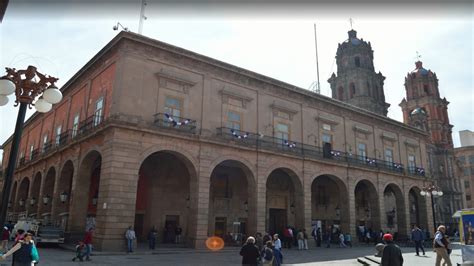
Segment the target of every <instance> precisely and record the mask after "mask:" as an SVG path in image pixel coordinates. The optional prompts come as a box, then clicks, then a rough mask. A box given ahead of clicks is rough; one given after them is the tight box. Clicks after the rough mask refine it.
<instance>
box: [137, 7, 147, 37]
mask: <svg viewBox="0 0 474 266" xmlns="http://www.w3.org/2000/svg"><path fill="white" fill-rule="evenodd" d="M146 5H147V3H146V0H142V6H141V9H140V21H139V23H138V34H142V31H143V21H144V20H146V19H147V17H146V16H145V7H146Z"/></svg>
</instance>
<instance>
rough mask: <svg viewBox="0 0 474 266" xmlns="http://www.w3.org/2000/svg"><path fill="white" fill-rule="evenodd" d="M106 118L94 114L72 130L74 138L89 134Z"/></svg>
mask: <svg viewBox="0 0 474 266" xmlns="http://www.w3.org/2000/svg"><path fill="white" fill-rule="evenodd" d="M103 120H104V117H103V116H99V115H92V116H89V117H88V118H86V119H85V120H83V121H81V122H80V123H79V125H78V127H77V129H73V130H72V138H76V137H79V136H83V135H87V134H89V133H91V132H92V131H93V130H94V128H95V127H97V126H99V125H100V124H101V123H102V122H103Z"/></svg>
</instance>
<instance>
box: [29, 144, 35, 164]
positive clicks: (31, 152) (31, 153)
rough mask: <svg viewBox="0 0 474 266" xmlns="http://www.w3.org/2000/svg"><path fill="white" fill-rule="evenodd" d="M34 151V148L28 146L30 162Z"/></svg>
mask: <svg viewBox="0 0 474 266" xmlns="http://www.w3.org/2000/svg"><path fill="white" fill-rule="evenodd" d="M34 150H35V146H34V145H31V146H30V160H31V159H32V158H33V151H34Z"/></svg>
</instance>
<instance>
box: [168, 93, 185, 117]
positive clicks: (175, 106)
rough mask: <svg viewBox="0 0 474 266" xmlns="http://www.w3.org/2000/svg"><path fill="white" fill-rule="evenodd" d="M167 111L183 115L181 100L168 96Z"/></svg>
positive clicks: (172, 114)
mask: <svg viewBox="0 0 474 266" xmlns="http://www.w3.org/2000/svg"><path fill="white" fill-rule="evenodd" d="M165 113H167V114H169V115H171V116H173V117H180V116H181V100H179V99H176V98H172V97H169V96H167V97H166V100H165Z"/></svg>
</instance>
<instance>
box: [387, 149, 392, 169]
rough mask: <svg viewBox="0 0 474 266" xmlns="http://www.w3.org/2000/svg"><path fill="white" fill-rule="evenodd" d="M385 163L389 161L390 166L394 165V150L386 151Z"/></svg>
mask: <svg viewBox="0 0 474 266" xmlns="http://www.w3.org/2000/svg"><path fill="white" fill-rule="evenodd" d="M385 161H387V164H388V165H390V166H391V165H392V164H393V150H392V149H385Z"/></svg>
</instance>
